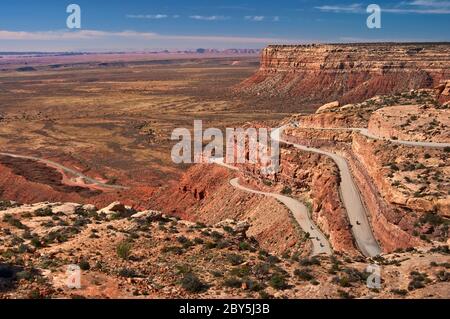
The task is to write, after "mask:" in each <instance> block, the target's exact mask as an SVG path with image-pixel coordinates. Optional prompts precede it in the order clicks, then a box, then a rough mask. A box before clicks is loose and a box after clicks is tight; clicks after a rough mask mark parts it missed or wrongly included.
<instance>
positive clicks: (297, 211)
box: [213, 158, 333, 255]
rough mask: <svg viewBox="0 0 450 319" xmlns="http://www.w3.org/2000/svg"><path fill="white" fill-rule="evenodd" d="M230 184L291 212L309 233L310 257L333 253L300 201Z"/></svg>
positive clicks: (235, 182) (224, 164)
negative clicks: (273, 200)
mask: <svg viewBox="0 0 450 319" xmlns="http://www.w3.org/2000/svg"><path fill="white" fill-rule="evenodd" d="M213 162H214V163H216V164H218V165H221V166H224V167H226V168H228V169H231V170H234V171H237V170H238V168H237V167H234V166H232V165H229V164H226V163H224V161H223V159H222V158H220V159H214V160H213ZM230 184H231V186H233V187H234V188H236V189H238V190H241V191H244V192H247V193H251V194H255V195H263V196H268V197H272V198H275V199H276V200H278V201H279V202H280V203H282V204H283V205H285V206H286V207H287V208H288V209H289V210H290V211H291V212H292V216H293V217H294V219H295V220H296V222H297V223H298V224H299V225H300V227H301V228H302V229H303V231H305V232H307V233H309V237H310V239H311V242H312V246H313V249H312V253H311V255H319V254H326V255H331V254H332V253H333V251H332V249H331V246H330V243H329V242H328V239H327V238H326V237H325V235H324V234H323V233H322V232H321V231H320V229H319V228H318V227H317V226H316V225H315V224H314V222H313V221H312V219H311V217H310V215H309V211H308V208H307V207H306V206H305V205H304V204H303V203H301V202H300V201H298V200H296V199H294V198H292V197H288V196H284V195H280V194H276V193H269V192H261V191H257V190H253V189H250V188H248V187H245V186H242V185H240V184H239V179H238V178H234V179H232V180H231V181H230Z"/></svg>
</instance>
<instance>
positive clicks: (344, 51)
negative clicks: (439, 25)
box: [238, 43, 450, 105]
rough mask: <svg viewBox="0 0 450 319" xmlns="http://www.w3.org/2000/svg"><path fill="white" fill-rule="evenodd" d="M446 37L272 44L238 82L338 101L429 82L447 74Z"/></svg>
mask: <svg viewBox="0 0 450 319" xmlns="http://www.w3.org/2000/svg"><path fill="white" fill-rule="evenodd" d="M449 52H450V44H448V43H404V44H401V43H371V44H323V45H322V44H317V45H316V44H312V45H286V46H277V45H272V46H269V47H267V48H266V49H264V51H263V53H262V57H261V68H260V70H259V71H258V72H257V73H256V74H255V75H253V76H252V77H251V78H249V79H248V80H246V81H244V82H243V83H242V84H241V85H240V86H239V88H238V90H240V91H241V92H246V93H250V94H255V95H260V96H274V97H283V96H285V97H295V98H296V101H298V100H300V101H303V102H305V103H306V102H309V103H311V104H320V103H325V102H331V101H335V100H339V102H341V104H342V105H344V104H346V103H353V102H360V101H363V100H365V99H367V98H370V97H372V96H375V95H379V94H390V93H396V92H403V91H407V90H411V89H416V88H434V87H435V86H437V85H438V84H439V83H440V82H441V81H443V80H446V79H448V78H450V54H449Z"/></svg>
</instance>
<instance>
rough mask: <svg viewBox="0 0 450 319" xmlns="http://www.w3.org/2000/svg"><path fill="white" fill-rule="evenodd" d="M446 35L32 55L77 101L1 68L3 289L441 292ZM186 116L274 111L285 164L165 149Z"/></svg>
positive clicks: (445, 241) (26, 293)
mask: <svg viewBox="0 0 450 319" xmlns="http://www.w3.org/2000/svg"><path fill="white" fill-rule="evenodd" d="M449 50H450V47H449V44H447V43H427V44H425V43H411V44H339V45H338V44H329V45H303V46H269V47H268V48H266V49H265V50H264V51H263V53H262V58H261V65H260V68H259V69H256V67H255V65H254V64H252V63H253V62H252V61H251V60H249V58H248V57H246V58H240V57H236V58H235V59H232V60H230V59H220V60H208V59H206V58H205V59H202V60H201V61H196V62H195V63H193V62H192V61H191V60H190V59H191V57H189V60H187V61H184V62H183V63H181V64H177V63H178V62H174V64H170V65H169V66H166V65H160V64H158V63H160V62H154V64H151V67H150V66H149V64H148V63H147V62H146V63H144V64H143V65H140V64H134V63H132V64H130V65H126V64H125V65H120V66H117V65H111V66H102V67H101V70H102V71H101V72H100V73H99V75H98V78H92V75H91V71H90V70H89V68H85V66H81V67H80V66H70V70H65V71H64V73H58V72H56V71H54V70H48V69H47V68H46V66H45V65H44V66H43V65H39V66H38V68H39V70H38V71H37V72H41V73H42V74H44V75H45V77H46V81H47V82H48V83H51V84H52V85H54V86H55V90H56V91H57V92H58V93H59V94H61V95H65V96H66V97H67V98H68V99H69V100H70V101H72V102H74V103H75V107H73V106H72V107H70V106H69V105H68V104H67V105H65V107H59V103H61V101H62V100H61V99H54V100H53V98H49V96H51V94H48V93H46V92H42V90H43V89H42V88H41V87H45V88H48V83H47V84H45V83H44V82H40V81H41V80H39V81H38V82H34V81H37V80H36V76H37V75H29V76H28V77H29V78H24V77H23V76H22V75H20V76H19V78H18V79H17V80H16V81H17V83H18V84H14V80H13V79H14V78H15V77H16V76H18V75H17V74H14V73H11V72H10V71H4V72H6V73H5V74H4V76H3V78H2V77H0V80H2V79H3V80H2V81H4V82H5V83H6V85H5V87H4V90H5V91H6V92H7V94H6V96H5V98H4V99H3V100H2V103H3V105H1V104H0V106H3V108H2V111H4V115H3V117H2V118H0V121H1V122H2V126H1V127H0V146H1V147H0V150H1V153H0V173H1V174H0V199H1V200H0V226H1V227H0V298H1V297H4V298H15V297H17V296H19V297H25V298H27V297H30V296H31V295H35V296H37V297H42V298H45V297H55V298H79V297H82V298H109V297H114V298H230V297H231V298H325V297H326V298H353V297H356V298H364V297H370V298H399V297H401V298H421V297H435V298H448V294H449V292H450V290H449V289H448V287H449V286H448V282H449V278H450V273H449V272H448V269H449V261H450V259H449V255H450V251H449V243H450V236H449V226H450V199H449V192H448V190H449V187H450V184H449V179H448V176H449V174H450V163H449V160H448V153H449V150H450V148H449V145H450V129H449V128H450V116H449V115H450V112H449V104H448V101H449V92H450V91H449V83H450V81H449V80H448V79H449V78H450V73H449V71H450V55H449ZM236 61H238V62H239V63H235V62H236ZM123 63H125V62H123ZM72 68H73V69H72ZM109 68H111V69H109ZM130 70H131V71H132V72H129V71H130ZM33 72H34V71H33ZM108 72H111V74H110V73H108ZM74 74H75V76H76V78H75V79H72V80H71V81H69V80H68V77H69V76H74ZM130 74H131V75H133V77H136V78H133V79H130ZM180 74H182V78H181V79H180V78H179V77H180ZM217 74H220V77H223V78H220V77H219V76H218V75H217ZM109 77H111V78H114V79H115V81H114V82H108V79H109ZM30 78H31V79H33V80H32V81H31V85H30V83H29V81H30ZM205 79H206V81H205ZM61 81H62V82H63V83H65V85H67V84H68V83H69V82H70V83H71V84H73V85H74V86H73V87H70V88H69V87H66V88H64V89H62V88H61V87H59V86H56V85H55V83H60V82H61ZM75 82H77V83H75ZM80 83H82V85H80ZM210 83H213V85H210ZM237 83H241V84H240V85H239V84H237ZM75 84H77V85H75ZM56 87H57V88H56ZM224 87H226V89H224ZM237 87H239V88H238V89H237ZM17 90H19V91H20V92H24V93H23V94H24V95H25V96H26V98H23V97H20V99H19V100H18V99H17V97H16V96H15V94H17V92H18V91H17ZM26 90H33V91H34V93H27V92H26ZM80 90H83V92H84V93H83V94H86V95H85V96H81V97H79V94H80ZM169 93H170V94H169ZM30 94H31V95H30ZM34 94H36V96H34ZM169 95H170V96H169ZM130 99H133V101H134V102H135V103H136V104H133V105H128V104H126V103H125V102H126V101H128V100H130ZM152 99H155V100H157V101H158V102H159V103H160V104H157V103H156V102H154V101H152ZM274 99H275V100H277V101H279V103H280V104H284V105H285V106H283V107H280V108H278V106H277V104H272V102H271V101H274ZM290 99H294V100H295V103H294V102H292V101H293V100H290ZM262 100H264V101H265V102H264V103H261V104H255V105H254V104H253V103H256V102H258V101H262ZM289 101H291V102H289ZM19 102H20V103H21V105H23V108H22V109H21V112H23V113H21V112H18V111H17V109H16V108H15V107H13V106H14V105H19V104H18V103H19ZM37 102H39V103H37ZM34 103H37V105H38V107H37V109H35V108H36V107H34ZM125 104H126V105H125ZM83 105H88V106H94V105H101V106H102V107H101V108H99V109H98V111H97V114H96V113H95V112H93V111H92V109H90V108H89V107H86V108H85V107H83ZM299 105H301V109H297V108H298V107H299ZM286 110H289V111H286ZM152 112H153V113H152ZM195 116H202V117H204V118H205V119H207V121H205V128H207V127H220V128H226V127H256V128H267V129H274V130H273V131H277V130H278V132H280V133H282V134H281V136H280V137H279V140H278V141H279V143H280V169H279V170H278V171H274V172H272V173H271V174H267V171H265V170H264V167H263V165H259V164H254V163H239V164H234V163H223V159H222V164H223V165H221V163H220V161H218V160H219V159H217V158H207V160H205V161H203V162H202V163H199V164H193V165H187V164H181V165H174V164H173V163H171V161H170V146H171V142H173V141H170V132H171V130H172V129H174V128H176V127H190V126H192V119H193V118H195ZM19 126H20V127H22V128H23V129H24V130H23V134H21V135H20V136H16V135H15V134H14V132H15V130H16V129H17V127H19ZM188 131H189V130H188ZM273 131H272V133H273ZM203 142H207V141H203ZM245 151H246V158H248V157H249V150H248V149H246V150H245ZM204 155H205V156H206V157H207V156H209V155H210V154H204ZM111 203H112V204H111ZM70 264H73V265H78V266H80V268H82V270H83V285H82V288H81V289H78V290H70V289H67V288H66V287H65V284H64V278H65V277H64V276H65V275H64V274H65V271H66V268H65V267H66V266H67V265H70ZM367 265H377V266H379V267H382V269H383V284H382V286H381V288H377V289H372V288H369V287H367V285H366V280H367V278H368V276H369V275H370V273H369V272H368V270H367V269H368V268H367Z"/></svg>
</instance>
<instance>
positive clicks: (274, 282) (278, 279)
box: [270, 273, 288, 290]
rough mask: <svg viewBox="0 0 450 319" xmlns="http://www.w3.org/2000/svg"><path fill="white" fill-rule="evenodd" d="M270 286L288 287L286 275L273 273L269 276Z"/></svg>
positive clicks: (275, 287)
mask: <svg viewBox="0 0 450 319" xmlns="http://www.w3.org/2000/svg"><path fill="white" fill-rule="evenodd" d="M270 286H271V287H272V288H274V289H277V290H284V289H287V288H288V284H287V282H286V277H285V276H284V275H282V274H280V273H275V274H273V275H272V278H270Z"/></svg>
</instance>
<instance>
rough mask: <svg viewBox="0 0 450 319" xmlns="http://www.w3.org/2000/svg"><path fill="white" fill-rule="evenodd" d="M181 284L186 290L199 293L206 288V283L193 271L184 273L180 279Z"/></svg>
mask: <svg viewBox="0 0 450 319" xmlns="http://www.w3.org/2000/svg"><path fill="white" fill-rule="evenodd" d="M181 286H182V287H183V289H185V290H186V291H188V292H191V293H199V292H201V291H203V290H205V289H206V285H205V284H204V283H203V282H202V281H201V280H200V279H199V278H198V277H197V276H196V275H195V274H193V273H191V272H190V273H186V274H185V275H184V276H183V279H182V281H181Z"/></svg>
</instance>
